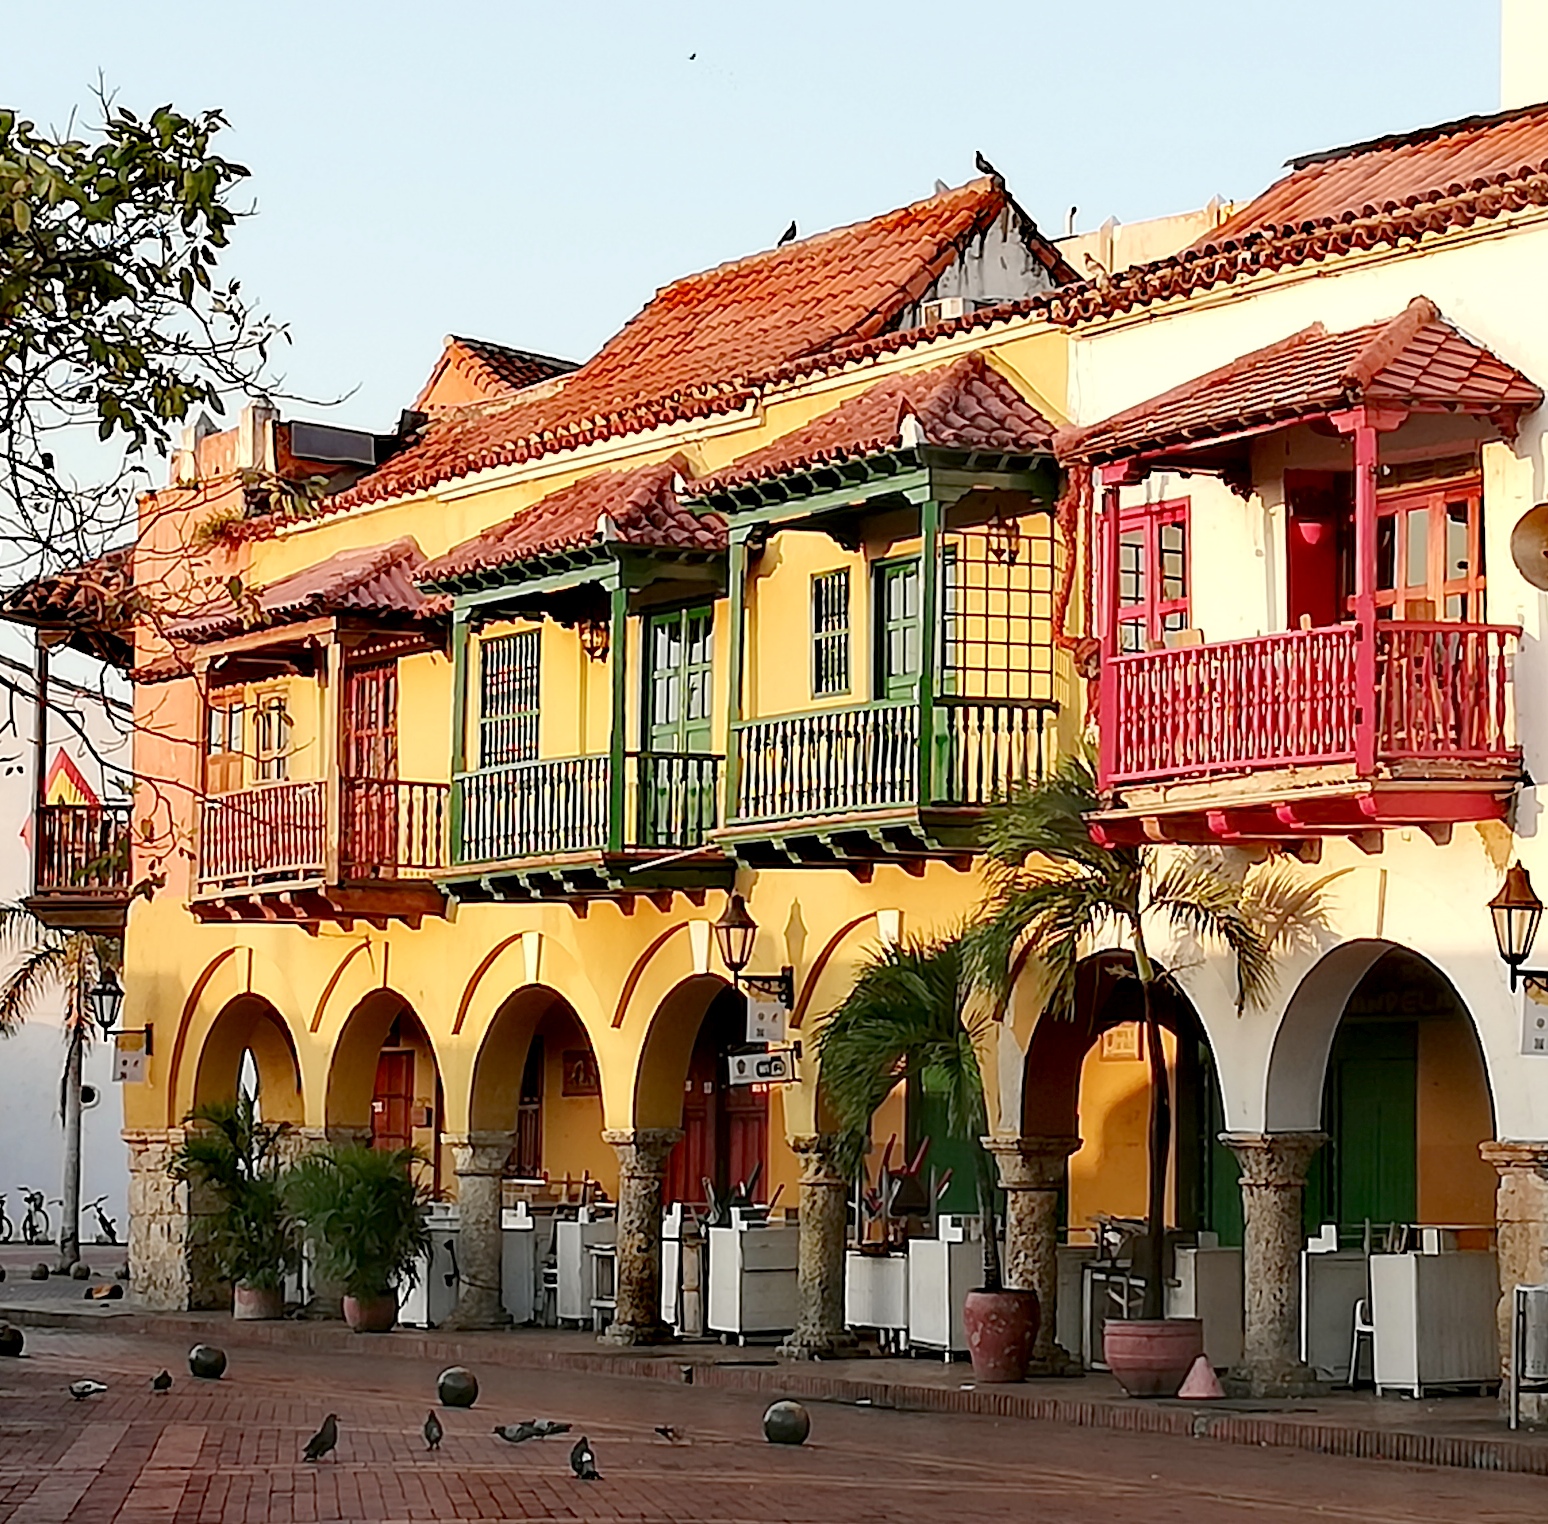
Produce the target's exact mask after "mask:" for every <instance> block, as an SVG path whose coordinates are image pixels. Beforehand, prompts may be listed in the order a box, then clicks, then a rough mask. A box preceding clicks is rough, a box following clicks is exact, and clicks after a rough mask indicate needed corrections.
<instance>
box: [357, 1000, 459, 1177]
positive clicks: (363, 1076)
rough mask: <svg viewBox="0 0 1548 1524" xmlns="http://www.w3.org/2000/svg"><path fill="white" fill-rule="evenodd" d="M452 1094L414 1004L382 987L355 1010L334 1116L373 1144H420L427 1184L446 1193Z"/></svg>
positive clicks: (390, 1145) (378, 1146)
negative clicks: (445, 1090)
mask: <svg viewBox="0 0 1548 1524" xmlns="http://www.w3.org/2000/svg"><path fill="white" fill-rule="evenodd" d="M444 1119H445V1098H444V1096H443V1094H442V1090H441V1070H440V1065H439V1063H438V1062H437V1061H436V1056H435V1048H434V1046H433V1045H432V1044H431V1041H430V1036H429V1034H428V1033H427V1032H426V1031H425V1027H424V1024H423V1023H422V1022H421V1021H420V1019H419V1017H418V1015H417V1014H416V1013H415V1011H414V1009H413V1007H412V1006H410V1005H409V1003H408V1002H407V1001H406V1000H405V999H404V998H403V997H402V996H401V995H399V994H397V993H396V992H395V991H393V990H375V991H373V992H372V993H371V994H369V995H367V996H366V998H365V999H364V1000H362V1001H361V1002H360V1004H359V1005H357V1006H356V1007H355V1009H354V1010H353V1011H351V1012H350V1014H349V1018H348V1019H347V1020H346V1021H345V1023H344V1027H343V1030H342V1031H341V1032H340V1033H339V1037H338V1041H337V1042H336V1043H335V1045H334V1049H333V1061H332V1063H331V1064H330V1066H329V1070H328V1099H327V1123H328V1128H329V1131H330V1133H332V1134H334V1135H338V1134H344V1135H348V1136H353V1137H356V1138H358V1139H359V1140H360V1141H361V1142H367V1143H369V1144H370V1145H371V1146H372V1147H373V1148H413V1149H416V1150H417V1151H418V1152H419V1154H420V1156H421V1158H422V1159H423V1161H424V1163H423V1165H422V1173H423V1176H424V1178H425V1183H426V1184H428V1185H429V1186H430V1187H431V1189H432V1190H433V1191H434V1192H435V1193H436V1194H437V1195H440V1194H441V1191H442V1186H443V1182H444V1181H445V1180H446V1179H447V1177H448V1176H449V1173H450V1168H451V1161H450V1160H449V1159H446V1158H443V1153H444V1149H443V1145H442V1141H441V1139H442V1133H443V1131H444Z"/></svg>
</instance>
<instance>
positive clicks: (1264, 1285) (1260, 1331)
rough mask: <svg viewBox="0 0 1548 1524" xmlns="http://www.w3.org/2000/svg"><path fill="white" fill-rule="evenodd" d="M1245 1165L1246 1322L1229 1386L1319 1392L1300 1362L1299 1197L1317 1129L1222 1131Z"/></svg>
mask: <svg viewBox="0 0 1548 1524" xmlns="http://www.w3.org/2000/svg"><path fill="white" fill-rule="evenodd" d="M1220 1141H1221V1142H1222V1143H1224V1144H1225V1145H1226V1147H1227V1148H1229V1149H1230V1150H1231V1151H1232V1152H1233V1153H1234V1154H1235V1155H1236V1158H1237V1162H1238V1163H1239V1164H1240V1165H1241V1167H1242V1178H1241V1186H1242V1218H1243V1222H1244V1225H1245V1244H1244V1247H1243V1253H1242V1273H1243V1277H1244V1281H1245V1285H1244V1288H1243V1289H1244V1293H1245V1309H1246V1326H1245V1328H1244V1330H1243V1340H1242V1363H1241V1365H1240V1366H1239V1367H1238V1368H1237V1369H1236V1370H1235V1371H1233V1372H1232V1373H1231V1375H1230V1378H1229V1383H1228V1384H1229V1387H1230V1389H1231V1390H1232V1391H1233V1392H1235V1393H1238V1394H1240V1395H1245V1396H1250V1397H1291V1396H1302V1395H1312V1394H1314V1393H1316V1392H1318V1391H1319V1390H1321V1388H1320V1386H1319V1384H1318V1382H1317V1379H1316V1376H1315V1375H1314V1374H1313V1372H1312V1370H1311V1368H1310V1367H1309V1366H1307V1365H1305V1364H1303V1363H1302V1361H1301V1250H1302V1247H1303V1246H1304V1243H1305V1234H1304V1232H1303V1230H1302V1226H1301V1198H1302V1195H1303V1194H1304V1192H1305V1189H1306V1170H1307V1167H1308V1166H1309V1165H1310V1164H1311V1161H1312V1156H1313V1155H1314V1154H1315V1153H1316V1152H1317V1150H1318V1149H1319V1148H1321V1147H1322V1145H1323V1144H1324V1143H1326V1142H1327V1135H1326V1134H1325V1133H1320V1132H1279V1133H1248V1132H1223V1133H1221V1134H1220Z"/></svg>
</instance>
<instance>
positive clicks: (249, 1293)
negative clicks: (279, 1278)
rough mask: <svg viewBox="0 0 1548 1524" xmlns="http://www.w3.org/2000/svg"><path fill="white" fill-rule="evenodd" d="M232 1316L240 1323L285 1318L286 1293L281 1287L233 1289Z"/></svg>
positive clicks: (242, 1287)
mask: <svg viewBox="0 0 1548 1524" xmlns="http://www.w3.org/2000/svg"><path fill="white" fill-rule="evenodd" d="M231 1316H232V1317H233V1318H235V1319H236V1320H237V1322H238V1323H256V1322H259V1321H261V1320H267V1319H273V1318H282V1317H284V1316H285V1291H284V1288H283V1287H281V1286H243V1285H240V1284H239V1285H236V1286H233V1287H232V1288H231Z"/></svg>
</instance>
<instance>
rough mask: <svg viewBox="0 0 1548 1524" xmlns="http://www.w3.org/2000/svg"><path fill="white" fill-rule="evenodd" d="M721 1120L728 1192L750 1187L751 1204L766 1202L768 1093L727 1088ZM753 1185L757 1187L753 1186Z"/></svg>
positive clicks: (749, 1087) (761, 1087)
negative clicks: (752, 1201)
mask: <svg viewBox="0 0 1548 1524" xmlns="http://www.w3.org/2000/svg"><path fill="white" fill-rule="evenodd" d="M722 1118H723V1122H724V1131H725V1140H726V1144H725V1181H726V1186H727V1188H728V1189H730V1190H738V1189H740V1188H741V1187H743V1186H749V1187H751V1194H752V1199H753V1200H754V1201H767V1200H768V1199H769V1190H768V1186H769V1181H768V1173H769V1170H768V1158H769V1092H768V1087H767V1086H764V1085H727V1086H726V1087H725V1091H724V1106H723V1108H722ZM755 1182H756V1183H755Z"/></svg>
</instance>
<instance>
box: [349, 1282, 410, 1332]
mask: <svg viewBox="0 0 1548 1524" xmlns="http://www.w3.org/2000/svg"><path fill="white" fill-rule="evenodd" d="M344 1321H345V1322H346V1323H348V1324H349V1326H350V1327H351V1328H353V1329H354V1330H355V1332H356V1333H389V1332H391V1330H392V1328H393V1325H394V1324H396V1323H397V1321H398V1298H397V1295H396V1294H395V1293H394V1292H391V1291H388V1292H385V1293H384V1294H383V1295H381V1296H367V1297H354V1296H347V1297H345V1298H344Z"/></svg>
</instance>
